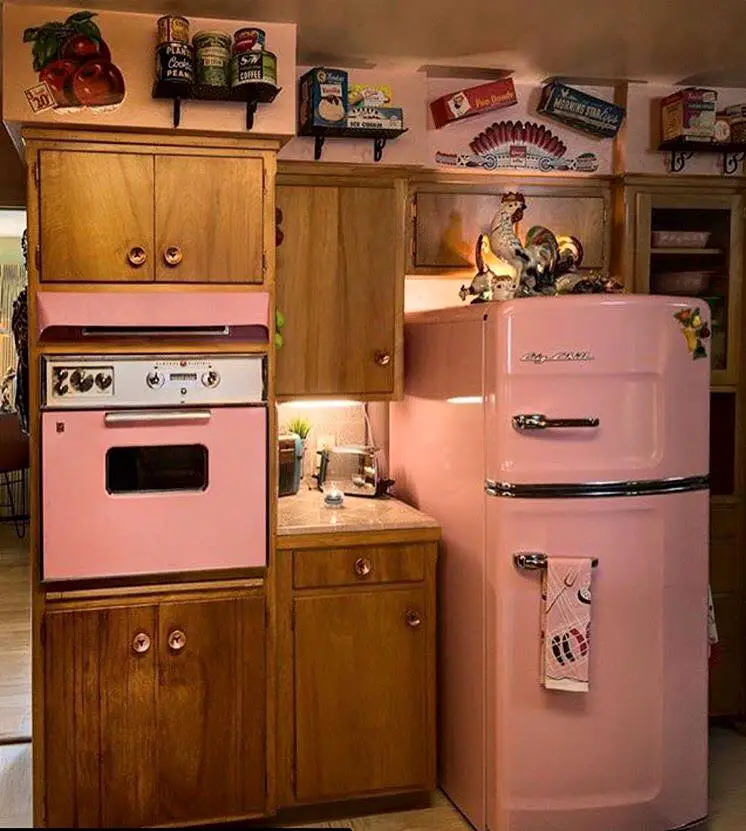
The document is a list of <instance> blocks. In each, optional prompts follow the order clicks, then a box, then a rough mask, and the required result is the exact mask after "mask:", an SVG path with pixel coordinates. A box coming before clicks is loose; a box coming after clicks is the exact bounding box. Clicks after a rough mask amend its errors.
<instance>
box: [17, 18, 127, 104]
mask: <svg viewBox="0 0 746 831" xmlns="http://www.w3.org/2000/svg"><path fill="white" fill-rule="evenodd" d="M94 17H96V13H95V12H89V11H79V12H74V13H73V14H71V15H70V16H69V17H68V18H67V19H66V20H64V21H61V22H51V23H43V24H42V25H41V26H33V27H31V28H29V29H26V30H25V31H24V33H23V42H24V43H30V44H32V47H31V54H32V58H33V67H34V72H38V74H39V83H38V84H36V85H35V86H33V87H31V88H30V89H27V90H26V98H27V100H28V102H29V106H30V107H31V109H32V110H33V112H35V113H38V112H43V111H44V110H51V109H54V110H56V111H57V112H74V111H76V110H79V109H81V108H88V109H91V110H95V111H109V110H113V109H116V108H117V107H118V106H119V105H120V104H121V103H122V101H123V100H124V95H125V84H124V77H123V75H122V72H121V70H120V69H119V67H117V65H116V64H114V63H113V62H112V59H111V52H110V51H109V47H108V46H107V44H106V41H105V40H104V38H103V35H102V34H101V30H100V29H99V27H98V25H97V24H96V22H95V21H94V19H93V18H94Z"/></svg>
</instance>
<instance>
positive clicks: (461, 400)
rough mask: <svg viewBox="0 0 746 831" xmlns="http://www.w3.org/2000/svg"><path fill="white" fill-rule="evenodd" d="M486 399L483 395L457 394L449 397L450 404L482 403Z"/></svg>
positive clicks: (447, 400)
mask: <svg viewBox="0 0 746 831" xmlns="http://www.w3.org/2000/svg"><path fill="white" fill-rule="evenodd" d="M483 401H484V399H483V398H482V396H481V395H457V396H456V397H455V398H447V399H446V402H447V403H448V404H481V403H482V402H483Z"/></svg>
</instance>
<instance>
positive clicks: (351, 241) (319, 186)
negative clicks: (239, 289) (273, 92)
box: [276, 168, 406, 398]
mask: <svg viewBox="0 0 746 831" xmlns="http://www.w3.org/2000/svg"><path fill="white" fill-rule="evenodd" d="M276 200H277V207H278V208H279V211H280V212H281V221H280V223H279V224H280V229H281V231H282V234H283V237H284V238H283V240H282V243H281V244H280V245H279V246H278V248H277V308H278V309H279V310H280V311H281V312H282V313H283V315H284V317H285V326H284V328H283V330H282V336H283V340H284V344H283V346H282V349H280V350H278V352H277V394H278V395H279V396H284V397H298V396H304V395H305V396H339V395H342V396H355V397H359V398H366V397H368V398H371V397H373V398H382V397H387V396H394V395H396V394H398V390H399V387H400V376H401V369H402V368H401V342H402V315H403V302H404V301H403V291H404V211H405V206H406V189H405V185H404V180H403V179H399V180H397V179H386V178H383V177H374V178H369V179H362V178H353V177H348V178H345V177H342V176H339V177H336V178H325V177H323V176H318V175H317V176H312V175H303V174H298V173H291V172H288V170H287V169H285V168H283V169H282V171H281V173H280V174H279V177H278V186H277V191H276Z"/></svg>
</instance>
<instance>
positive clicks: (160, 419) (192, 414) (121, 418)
mask: <svg viewBox="0 0 746 831" xmlns="http://www.w3.org/2000/svg"><path fill="white" fill-rule="evenodd" d="M210 415H211V413H210V411H209V410H121V411H120V412H115V413H106V414H105V415H104V424H105V425H106V426H107V427H126V426H127V425H132V426H136V425H138V424H164V423H170V424H173V423H174V422H181V423H183V422H191V423H200V424H202V423H204V422H206V421H209V420H210Z"/></svg>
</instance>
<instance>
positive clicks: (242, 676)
mask: <svg viewBox="0 0 746 831" xmlns="http://www.w3.org/2000/svg"><path fill="white" fill-rule="evenodd" d="M48 609H49V610H48V611H47V612H46V614H45V618H44V633H45V634H44V641H45V643H44V661H43V666H44V686H45V690H46V693H45V696H46V704H45V729H44V745H45V765H44V777H43V781H44V786H45V800H44V806H45V808H44V810H45V814H46V825H47V826H48V827H57V828H59V827H62V828H65V827H66V828H83V827H102V828H112V827H129V828H134V827H143V826H153V825H162V824H177V825H178V824H180V823H187V824H189V823H193V822H197V821H205V822H207V821H220V820H225V819H238V818H244V817H252V816H261V815H264V814H265V813H266V778H265V777H266V736H267V731H266V639H265V598H264V592H263V589H258V590H247V591H223V592H221V591H218V590H214V591H210V592H205V593H203V594H202V595H199V594H193V595H192V596H191V597H188V598H181V597H178V596H161V597H158V596H155V597H153V596H147V595H140V596H137V597H130V598H116V599H107V600H105V601H100V600H84V601H76V602H60V603H55V604H50V606H49V607H48Z"/></svg>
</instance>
